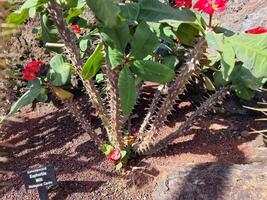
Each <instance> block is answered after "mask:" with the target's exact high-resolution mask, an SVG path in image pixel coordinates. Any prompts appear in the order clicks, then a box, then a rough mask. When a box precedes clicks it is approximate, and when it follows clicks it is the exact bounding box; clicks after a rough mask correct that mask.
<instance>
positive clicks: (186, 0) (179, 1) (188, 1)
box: [175, 0, 192, 8]
mask: <svg viewBox="0 0 267 200" xmlns="http://www.w3.org/2000/svg"><path fill="white" fill-rule="evenodd" d="M175 4H176V7H178V8H180V7H185V8H191V7H192V0H175Z"/></svg>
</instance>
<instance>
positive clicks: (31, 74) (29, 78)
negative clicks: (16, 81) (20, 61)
mask: <svg viewBox="0 0 267 200" xmlns="http://www.w3.org/2000/svg"><path fill="white" fill-rule="evenodd" d="M22 74H23V78H24V79H25V80H27V81H32V80H35V79H36V75H35V73H34V72H31V71H27V70H24V71H23V72H22Z"/></svg>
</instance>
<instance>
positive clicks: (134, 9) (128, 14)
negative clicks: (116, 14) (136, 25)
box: [120, 3, 140, 22]
mask: <svg viewBox="0 0 267 200" xmlns="http://www.w3.org/2000/svg"><path fill="white" fill-rule="evenodd" d="M120 10H121V15H122V16H123V17H125V18H126V20H128V21H130V22H133V21H136V20H137V18H138V15H139V12H140V6H139V4H138V3H126V4H120Z"/></svg>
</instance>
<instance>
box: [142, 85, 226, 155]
mask: <svg viewBox="0 0 267 200" xmlns="http://www.w3.org/2000/svg"><path fill="white" fill-rule="evenodd" d="M230 91H231V87H224V88H221V89H220V90H218V91H216V92H215V93H214V94H213V95H211V96H210V97H209V98H208V99H207V100H206V101H205V102H204V103H203V104H202V105H201V106H200V107H199V108H198V109H197V110H196V111H195V112H194V113H193V114H192V115H191V116H190V117H189V118H188V119H187V120H186V121H185V122H184V123H183V124H182V125H181V126H180V127H179V128H178V130H176V131H174V132H172V133H170V134H168V136H166V137H165V138H163V139H161V140H160V141H159V142H157V143H156V144H155V145H153V146H152V147H151V148H150V149H149V151H148V152H145V154H153V153H156V152H158V151H160V150H161V149H163V148H164V147H166V146H167V145H168V144H169V143H170V142H172V141H174V140H175V139H176V138H177V137H179V136H181V135H183V134H184V132H185V131H186V130H188V129H189V128H190V126H192V125H193V123H195V122H196V121H197V120H198V119H199V117H201V116H204V115H205V114H206V113H207V112H208V111H210V110H211V109H213V108H214V106H215V105H216V104H217V103H218V102H219V101H223V100H224V98H225V97H226V95H227V94H229V92H230Z"/></svg>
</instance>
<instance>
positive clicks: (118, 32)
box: [100, 22, 130, 53]
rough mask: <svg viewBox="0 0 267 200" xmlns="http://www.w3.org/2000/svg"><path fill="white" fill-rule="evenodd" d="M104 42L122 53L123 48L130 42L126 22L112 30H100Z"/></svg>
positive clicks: (104, 28)
mask: <svg viewBox="0 0 267 200" xmlns="http://www.w3.org/2000/svg"><path fill="white" fill-rule="evenodd" d="M100 30H101V32H102V36H103V39H104V41H105V42H106V43H107V44H108V45H109V46H111V47H112V48H116V49H118V50H120V51H121V52H122V53H124V50H125V47H126V45H127V43H128V42H129V40H130V31H129V27H128V24H127V23H126V22H120V23H119V24H117V26H115V27H113V28H108V27H103V28H100Z"/></svg>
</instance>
